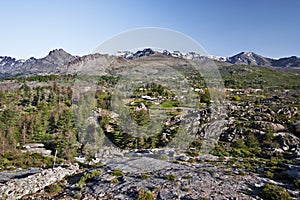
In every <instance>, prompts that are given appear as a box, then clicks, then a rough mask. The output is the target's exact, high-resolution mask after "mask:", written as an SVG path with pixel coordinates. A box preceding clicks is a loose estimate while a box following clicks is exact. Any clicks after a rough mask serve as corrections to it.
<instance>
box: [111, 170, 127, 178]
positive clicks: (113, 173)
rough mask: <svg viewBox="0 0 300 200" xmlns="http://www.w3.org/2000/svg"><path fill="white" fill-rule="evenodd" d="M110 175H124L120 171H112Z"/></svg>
mask: <svg viewBox="0 0 300 200" xmlns="http://www.w3.org/2000/svg"><path fill="white" fill-rule="evenodd" d="M111 174H112V175H113V176H124V173H123V172H122V171H121V170H120V169H114V170H113V171H112V172H111Z"/></svg>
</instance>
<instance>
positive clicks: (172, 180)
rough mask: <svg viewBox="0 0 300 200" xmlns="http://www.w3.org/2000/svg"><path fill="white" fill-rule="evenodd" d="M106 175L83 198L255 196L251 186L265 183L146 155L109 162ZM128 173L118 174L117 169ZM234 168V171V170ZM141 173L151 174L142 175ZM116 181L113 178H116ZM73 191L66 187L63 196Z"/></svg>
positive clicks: (88, 185)
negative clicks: (140, 193)
mask: <svg viewBox="0 0 300 200" xmlns="http://www.w3.org/2000/svg"><path fill="white" fill-rule="evenodd" d="M104 166H105V167H104V168H102V169H101V170H102V172H103V173H102V174H101V175H100V176H97V177H95V178H94V179H92V180H90V181H89V182H87V183H86V185H85V187H84V189H83V190H82V191H81V194H82V199H110V198H112V199H136V198H137V193H138V191H139V190H141V189H145V190H149V191H151V192H152V194H153V196H154V197H155V199H165V200H169V199H199V198H201V197H207V198H211V199H234V198H236V199H253V198H252V197H251V196H249V195H247V194H245V193H246V192H253V191H252V189H251V188H250V186H249V185H255V184H261V181H260V179H259V178H258V177H256V176H248V175H246V176H240V175H236V174H235V173H231V172H232V169H222V168H219V167H216V166H213V165H211V164H199V163H198V164H186V165H182V164H174V163H170V162H167V161H163V160H157V159H152V158H146V157H138V158H114V159H111V160H109V161H107V162H106V163H105V164H104ZM116 168H118V169H120V170H121V171H122V172H123V173H124V175H123V176H121V177H115V176H113V175H112V174H111V171H112V170H113V169H116ZM230 171H231V172H230ZM141 174H147V177H146V178H145V177H144V178H142V176H141ZM116 179H117V181H116V182H112V180H116ZM70 193H71V191H68V190H65V191H64V194H65V196H63V198H67V197H68V195H67V194H70Z"/></svg>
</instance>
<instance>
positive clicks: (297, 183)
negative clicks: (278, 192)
mask: <svg viewBox="0 0 300 200" xmlns="http://www.w3.org/2000/svg"><path fill="white" fill-rule="evenodd" d="M294 185H295V188H297V189H300V179H296V180H294Z"/></svg>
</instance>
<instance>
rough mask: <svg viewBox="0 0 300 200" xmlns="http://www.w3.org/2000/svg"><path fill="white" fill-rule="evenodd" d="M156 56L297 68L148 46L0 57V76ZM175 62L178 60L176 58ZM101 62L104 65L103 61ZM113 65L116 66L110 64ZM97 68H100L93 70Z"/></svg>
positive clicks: (287, 62) (292, 60) (298, 63)
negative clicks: (76, 53)
mask: <svg viewBox="0 0 300 200" xmlns="http://www.w3.org/2000/svg"><path fill="white" fill-rule="evenodd" d="M153 55H158V56H162V57H165V58H168V60H170V59H172V58H180V59H192V60H193V59H200V60H204V59H212V60H215V61H218V62H221V64H222V63H223V64H225V63H227V64H238V65H255V66H273V67H280V68H300V58H299V57H296V56H291V57H286V58H279V59H273V58H267V57H264V56H261V55H258V54H255V53H253V52H241V53H239V54H237V55H234V56H231V57H221V56H203V55H200V54H198V53H195V52H189V53H181V52H180V51H173V52H170V51H168V50H163V51H160V52H159V51H154V50H152V49H150V48H146V49H144V50H140V51H137V52H130V51H119V52H118V53H117V54H116V55H107V54H98V53H96V54H89V55H85V56H73V55H71V54H69V53H67V52H66V51H64V50H63V49H55V50H52V51H50V52H49V54H48V55H47V56H46V57H44V58H40V59H37V58H34V57H31V58H29V59H27V60H22V59H21V60H17V59H15V58H12V57H8V56H0V78H7V77H15V76H28V75H47V74H61V73H66V70H69V71H68V72H70V69H71V72H72V73H76V71H77V70H78V68H79V67H83V66H85V65H87V66H88V67H90V70H91V71H92V70H94V65H97V63H99V62H100V63H101V66H104V64H105V65H107V66H110V67H118V66H119V65H120V63H126V62H129V63H130V62H131V60H139V59H142V58H145V57H149V56H153ZM176 62H179V60H178V59H177V60H176ZM103 63H104V64H103ZM114 65H116V66H114ZM97 70H98V71H101V70H103V69H97Z"/></svg>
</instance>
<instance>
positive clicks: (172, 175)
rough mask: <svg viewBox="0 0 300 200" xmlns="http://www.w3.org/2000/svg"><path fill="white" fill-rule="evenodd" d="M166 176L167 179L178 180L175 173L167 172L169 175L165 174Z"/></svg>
mask: <svg viewBox="0 0 300 200" xmlns="http://www.w3.org/2000/svg"><path fill="white" fill-rule="evenodd" d="M165 178H166V179H167V180H169V181H175V180H176V175H174V174H167V175H166V176H165Z"/></svg>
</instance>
